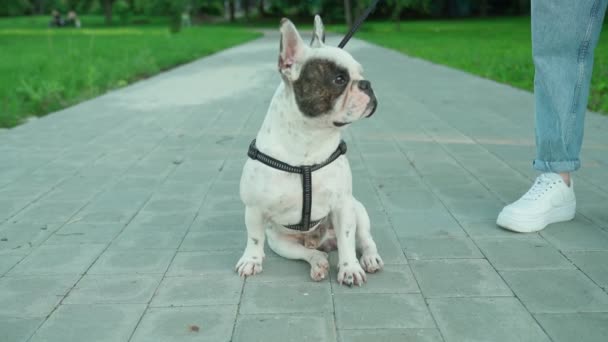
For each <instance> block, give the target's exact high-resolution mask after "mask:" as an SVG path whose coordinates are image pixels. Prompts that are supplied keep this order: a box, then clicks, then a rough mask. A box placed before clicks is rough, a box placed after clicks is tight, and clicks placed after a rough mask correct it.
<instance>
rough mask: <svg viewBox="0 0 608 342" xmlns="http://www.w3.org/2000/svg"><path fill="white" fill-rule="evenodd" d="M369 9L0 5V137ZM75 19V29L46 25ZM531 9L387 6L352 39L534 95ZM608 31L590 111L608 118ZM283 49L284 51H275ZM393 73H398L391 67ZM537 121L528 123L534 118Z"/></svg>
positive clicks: (508, 0)
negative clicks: (292, 28) (254, 44)
mask: <svg viewBox="0 0 608 342" xmlns="http://www.w3.org/2000/svg"><path fill="white" fill-rule="evenodd" d="M370 3H371V0H364V1H355V0H334V1H330V0H313V1H295V0H258V1H255V0H242V1H237V0H231V1H218V0H0V129H1V128H11V127H14V126H17V125H19V124H21V123H24V122H26V121H27V120H32V119H35V118H36V117H39V116H43V115H46V114H49V113H52V112H54V111H57V110H59V109H62V108H65V107H69V106H71V105H73V104H75V103H78V102H81V101H84V100H86V99H90V98H92V97H95V96H98V95H100V94H103V93H104V92H107V91H109V90H112V89H116V88H120V87H124V86H127V85H128V84H131V83H133V82H135V81H137V80H140V79H143V78H146V77H150V76H152V75H155V74H158V73H160V72H162V71H164V70H167V69H170V68H172V67H175V66H177V65H181V64H184V63H187V62H190V61H192V60H195V59H197V58H200V57H203V56H206V55H209V54H212V53H215V52H217V51H220V50H222V49H225V48H228V47H231V46H234V45H237V44H239V43H243V42H246V41H249V40H252V39H256V38H258V37H261V35H262V34H263V32H264V30H268V29H272V30H276V29H277V28H278V23H279V20H280V18H281V17H288V18H290V19H291V20H292V21H294V22H295V23H296V25H297V26H298V28H300V29H301V30H310V29H311V27H312V17H313V16H314V14H320V15H321V16H322V17H323V20H324V22H325V24H326V29H327V30H328V31H329V32H333V33H337V34H344V33H345V32H346V31H347V30H348V28H349V26H350V25H352V22H353V20H354V19H356V18H357V17H358V16H359V15H360V14H361V13H362V12H363V11H364V10H365V9H366V8H367V6H369V4H370ZM52 11H57V12H59V13H60V15H61V18H62V19H63V18H66V17H67V15H68V13H69V12H70V11H74V12H75V13H76V14H77V16H78V19H79V22H80V27H75V25H73V24H66V25H65V26H62V27H54V26H51V25H50V22H51V13H52ZM529 15H530V1H529V0H386V1H380V4H379V5H378V7H377V9H376V11H375V12H374V13H373V14H372V15H371V16H370V18H369V19H368V21H367V22H366V23H365V24H364V25H363V27H362V28H361V29H360V31H358V32H357V34H356V38H359V39H363V40H366V41H368V42H372V43H375V44H378V45H381V46H385V47H388V48H391V49H395V50H397V51H400V52H402V53H404V54H407V55H410V56H414V57H419V58H422V59H426V60H429V61H432V62H434V63H438V64H443V65H448V66H451V67H454V68H457V69H461V70H464V71H467V72H470V73H473V74H476V75H479V76H482V77H486V78H489V79H492V80H495V81H498V82H501V83H505V84H509V85H511V86H514V87H517V88H521V89H525V90H529V91H531V90H532V89H533V79H534V66H533V62H532V55H531V37H530V16H529ZM606 27H608V25H606V24H604V30H603V33H602V35H601V36H600V43H599V44H598V48H597V50H596V56H595V69H594V72H593V79H592V91H591V94H590V98H589V109H590V110H592V111H596V112H600V113H603V114H606V113H608V33H606V31H607V29H606ZM277 44H278V42H277ZM395 67H398V66H395ZM531 114H532V113H531Z"/></svg>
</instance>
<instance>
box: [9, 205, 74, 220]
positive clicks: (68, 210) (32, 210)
mask: <svg viewBox="0 0 608 342" xmlns="http://www.w3.org/2000/svg"><path fill="white" fill-rule="evenodd" d="M83 205H84V203H83V202H80V201H64V202H46V201H45V202H42V203H34V204H32V205H31V206H29V207H27V208H25V209H24V210H23V211H21V212H20V213H19V214H18V215H17V216H15V217H14V218H13V219H14V220H15V221H18V222H44V223H64V222H67V221H68V220H69V219H70V217H72V215H74V213H76V211H78V209H80V208H81V207H82V206H83Z"/></svg>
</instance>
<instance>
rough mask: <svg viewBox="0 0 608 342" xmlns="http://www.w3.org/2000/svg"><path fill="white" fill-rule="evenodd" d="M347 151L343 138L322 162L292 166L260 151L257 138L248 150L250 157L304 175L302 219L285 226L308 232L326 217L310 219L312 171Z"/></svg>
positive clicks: (285, 170)
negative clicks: (256, 144)
mask: <svg viewBox="0 0 608 342" xmlns="http://www.w3.org/2000/svg"><path fill="white" fill-rule="evenodd" d="M345 153H346V143H345V142H344V141H343V140H342V141H340V145H338V148H337V149H336V150H335V151H334V153H332V154H331V156H329V158H327V159H326V160H325V161H324V162H322V163H321V164H315V165H304V166H292V165H289V164H287V163H283V162H282V161H280V160H276V159H274V158H272V157H271V156H269V155H267V154H264V153H262V152H260V150H258V149H257V147H256V146H255V139H253V141H252V142H251V144H250V145H249V151H248V152H247V155H248V156H249V158H251V159H253V160H257V161H259V162H261V163H262V164H266V165H268V166H270V167H272V168H273V169H277V170H281V171H284V172H289V173H298V174H301V175H302V219H301V220H300V223H298V224H290V225H286V226H285V227H286V228H289V229H293V230H298V231H301V232H306V231H308V230H310V229H311V228H313V227H315V226H316V225H317V224H319V223H320V222H321V221H323V219H325V218H322V219H320V220H316V221H311V220H310V212H311V207H312V172H314V171H317V170H319V169H321V168H323V167H325V166H327V165H329V164H331V163H332V162H333V161H334V160H336V159H338V158H339V157H340V156H341V155H343V154H345Z"/></svg>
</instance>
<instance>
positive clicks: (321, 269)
mask: <svg viewBox="0 0 608 342" xmlns="http://www.w3.org/2000/svg"><path fill="white" fill-rule="evenodd" d="M309 263H310V277H311V278H312V280H314V281H321V280H323V279H325V277H327V273H328V272H329V261H327V253H324V252H319V253H315V254H314V255H313V256H312V257H311V258H310V260H309Z"/></svg>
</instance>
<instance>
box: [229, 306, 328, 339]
mask: <svg viewBox="0 0 608 342" xmlns="http://www.w3.org/2000/svg"><path fill="white" fill-rule="evenodd" d="M233 341H234V342H247V341H265V342H333V341H336V332H335V326H334V321H333V317H332V316H331V314H319V313H314V314H311V313H294V314H278V315H276V314H275V315H272V314H266V315H241V316H239V318H238V320H237V324H236V328H235V331H234V338H233Z"/></svg>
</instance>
